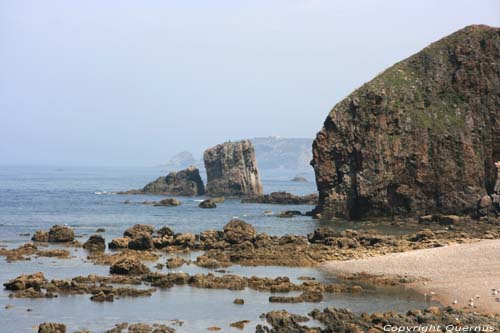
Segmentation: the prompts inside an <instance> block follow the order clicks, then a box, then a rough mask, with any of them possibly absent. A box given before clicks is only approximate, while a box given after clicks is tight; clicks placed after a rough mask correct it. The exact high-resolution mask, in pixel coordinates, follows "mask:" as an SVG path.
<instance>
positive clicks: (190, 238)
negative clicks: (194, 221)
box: [173, 232, 196, 247]
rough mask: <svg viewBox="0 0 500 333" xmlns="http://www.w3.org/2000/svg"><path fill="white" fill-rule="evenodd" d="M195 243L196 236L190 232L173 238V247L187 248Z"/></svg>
mask: <svg viewBox="0 0 500 333" xmlns="http://www.w3.org/2000/svg"><path fill="white" fill-rule="evenodd" d="M195 241H196V236H195V235H194V234H192V233H190V232H186V233H184V234H177V235H175V237H174V242H173V243H174V245H178V246H182V247H187V246H193V245H194V243H195Z"/></svg>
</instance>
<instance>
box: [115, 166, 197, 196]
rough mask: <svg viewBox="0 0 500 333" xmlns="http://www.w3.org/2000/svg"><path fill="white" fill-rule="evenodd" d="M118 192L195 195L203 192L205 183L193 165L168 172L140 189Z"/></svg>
mask: <svg viewBox="0 0 500 333" xmlns="http://www.w3.org/2000/svg"><path fill="white" fill-rule="evenodd" d="M118 194H166V195H181V196H196V195H203V194H205V185H204V184H203V180H202V179H201V177H200V171H199V170H198V168H197V167H195V166H190V167H189V168H187V169H184V170H181V171H178V172H170V173H169V174H168V175H166V176H164V177H159V178H157V179H156V180H155V181H152V182H151V183H149V184H147V185H146V186H144V188H142V189H140V190H130V191H125V192H118Z"/></svg>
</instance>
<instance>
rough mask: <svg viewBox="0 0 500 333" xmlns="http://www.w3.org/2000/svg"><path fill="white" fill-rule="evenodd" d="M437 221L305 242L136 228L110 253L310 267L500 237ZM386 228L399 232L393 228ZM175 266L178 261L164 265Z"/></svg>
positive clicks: (483, 228)
mask: <svg viewBox="0 0 500 333" xmlns="http://www.w3.org/2000/svg"><path fill="white" fill-rule="evenodd" d="M437 221H438V222H435V221H434V218H430V219H427V218H423V219H422V220H421V221H420V223H418V222H417V221H413V222H410V221H401V222H400V224H401V226H404V227H405V228H408V227H414V228H415V232H413V233H406V234H398V235H382V234H379V233H377V232H376V231H373V230H369V228H368V229H367V230H366V231H355V230H349V229H348V230H344V231H336V230H334V229H331V228H327V227H320V228H317V229H316V230H315V231H314V232H313V233H311V234H309V235H308V236H307V237H306V236H298V235H284V236H270V235H267V234H265V233H257V231H256V230H255V229H254V228H253V226H252V225H250V224H248V223H246V222H245V221H243V220H239V219H233V220H231V221H230V222H229V223H228V224H226V226H225V227H224V228H223V230H207V231H203V232H201V233H199V234H193V233H189V232H188V233H175V232H174V231H173V230H172V229H170V228H169V227H163V228H161V229H159V230H158V231H156V232H155V231H154V228H153V227H152V226H147V225H135V226H134V227H132V228H129V229H127V231H125V233H124V237H121V238H117V239H113V240H112V241H111V242H110V243H109V247H110V248H115V249H117V248H118V249H129V250H139V251H144V250H153V249H162V250H164V251H167V252H178V251H185V250H200V251H205V253H204V254H203V255H202V256H200V257H198V259H197V260H196V262H195V264H197V265H199V266H202V267H210V268H218V267H223V266H229V265H232V264H241V265H250V266H253V265H282V266H314V265H316V264H318V263H321V262H324V261H327V260H346V259H356V258H363V257H366V256H373V255H381V254H387V253H394V252H403V251H408V250H414V249H422V248H430V247H436V246H443V245H447V244H451V243H456V242H468V241H473V240H474V239H477V238H498V237H500V224H499V223H494V222H493V220H492V221H487V222H481V221H468V220H466V219H462V218H458V219H455V218H454V217H453V216H440V217H439V219H438V220H437ZM390 223H391V226H392V227H397V225H394V223H395V222H390ZM366 226H367V227H368V224H367V225H366ZM146 252H147V253H148V254H149V253H153V252H148V251H146ZM99 258H100V259H102V258H103V257H99ZM178 264H180V262H179V260H177V262H173V261H172V262H170V263H168V265H174V266H175V265H178Z"/></svg>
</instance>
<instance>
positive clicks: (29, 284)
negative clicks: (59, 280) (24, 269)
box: [3, 272, 47, 291]
mask: <svg viewBox="0 0 500 333" xmlns="http://www.w3.org/2000/svg"><path fill="white" fill-rule="evenodd" d="M46 282H47V280H46V279H45V276H44V275H43V273H42V272H38V273H33V274H26V275H20V276H18V277H16V278H15V279H12V280H10V281H8V282H6V283H4V284H3V285H4V287H5V289H7V290H14V291H16V290H25V289H28V288H33V289H35V290H37V291H39V290H40V289H41V287H42V285H43V284H45V283H46Z"/></svg>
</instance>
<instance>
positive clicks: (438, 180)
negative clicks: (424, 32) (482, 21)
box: [311, 26, 500, 219]
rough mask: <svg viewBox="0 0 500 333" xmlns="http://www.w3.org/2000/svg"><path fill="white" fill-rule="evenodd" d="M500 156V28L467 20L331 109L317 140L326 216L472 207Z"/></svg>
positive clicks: (488, 190)
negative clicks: (467, 25) (466, 23)
mask: <svg viewBox="0 0 500 333" xmlns="http://www.w3.org/2000/svg"><path fill="white" fill-rule="evenodd" d="M499 160H500V29H499V28H493V27H488V26H469V27H466V28H464V29H462V30H459V31H457V32H455V33H454V34H452V35H450V36H447V37H445V38H443V39H441V40H439V41H437V42H435V43H433V44H431V45H430V46H428V47H427V48H425V49H423V50H422V51H420V52H418V53H417V54H415V55H413V56H411V57H410V58H408V59H406V60H403V61H402V62H399V63H397V64H395V65H394V66H392V67H390V68H389V69H387V70H386V71H384V72H383V73H382V74H380V75H378V76H377V77H375V78H374V79H373V80H372V81H370V82H368V83H366V84H365V85H363V86H362V87H360V88H359V89H357V90H356V91H354V92H353V93H352V94H351V95H349V96H348V97H347V98H345V99H344V100H342V101H341V102H339V103H338V104H337V105H335V107H334V108H333V109H332V111H331V112H330V114H329V115H328V117H327V118H326V120H325V122H324V126H323V128H322V129H321V131H320V132H319V133H318V134H317V136H316V140H315V141H314V144H313V160H312V162H311V164H312V166H313V167H314V170H315V175H316V183H317V187H318V191H319V204H318V206H317V207H316V210H315V212H316V213H317V214H320V215H321V217H323V218H330V217H333V216H341V217H346V218H351V219H357V218H363V217H368V216H387V215H403V216H404V215H418V214H427V213H454V214H462V213H472V212H474V211H475V210H476V209H477V206H478V202H479V200H480V199H481V197H482V196H484V195H486V194H490V195H491V194H493V191H494V184H495V180H496V169H495V162H496V161H499Z"/></svg>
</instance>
